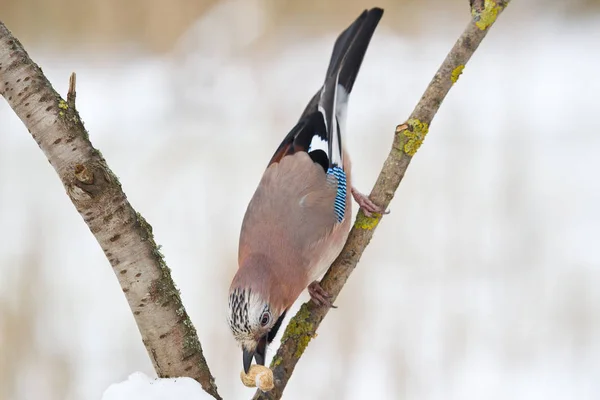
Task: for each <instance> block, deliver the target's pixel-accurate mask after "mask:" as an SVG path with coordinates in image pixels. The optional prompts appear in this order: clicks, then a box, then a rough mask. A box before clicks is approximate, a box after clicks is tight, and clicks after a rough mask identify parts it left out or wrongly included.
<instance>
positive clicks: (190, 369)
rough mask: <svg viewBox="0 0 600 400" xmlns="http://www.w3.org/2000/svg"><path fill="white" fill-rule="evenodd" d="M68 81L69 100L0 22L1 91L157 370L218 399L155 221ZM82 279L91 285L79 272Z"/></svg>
mask: <svg viewBox="0 0 600 400" xmlns="http://www.w3.org/2000/svg"><path fill="white" fill-rule="evenodd" d="M69 87H70V89H69V94H70V96H68V100H69V101H64V100H63V99H62V98H61V97H60V96H59V95H58V93H56V91H55V90H54V88H53V87H52V85H51V84H50V82H49V81H48V79H47V78H46V77H45V76H44V74H43V73H42V71H41V69H40V68H39V67H38V66H37V65H36V64H35V63H34V62H33V61H32V60H31V59H30V58H29V55H28V54H27V52H26V51H25V49H23V47H22V45H21V43H19V41H18V40H17V39H16V38H14V37H13V36H12V34H11V33H10V31H9V30H8V29H7V28H6V27H5V26H4V24H3V23H2V22H0V93H1V94H2V95H3V96H4V98H6V100H7V101H8V104H9V105H10V106H11V107H12V109H13V110H14V112H15V113H16V114H17V115H18V116H19V118H21V120H22V121H23V123H24V124H25V126H26V127H27V129H28V130H29V132H30V133H31V135H32V136H33V138H34V140H35V141H36V142H37V143H38V145H39V146H40V148H41V149H42V151H43V152H44V154H45V155H46V157H47V158H48V161H50V164H51V165H52V166H53V167H54V169H55V170H56V173H57V174H58V176H59V177H60V179H61V181H62V183H63V185H64V186H65V189H66V191H67V194H68V195H69V198H70V199H71V201H72V202H73V205H75V208H76V209H77V211H78V212H79V214H81V216H82V217H83V219H84V221H85V222H86V224H87V225H88V227H89V228H90V230H91V231H92V233H93V234H94V236H95V237H96V240H97V241H98V243H99V244H100V246H101V247H102V249H103V250H104V254H105V255H106V257H107V258H108V260H109V261H110V264H111V265H112V267H113V270H114V272H115V274H116V276H117V278H118V280H119V283H120V285H121V288H122V289H123V292H124V293H125V297H126V298H127V301H128V303H129V306H130V307H131V311H132V312H133V315H134V318H135V321H136V323H137V326H138V328H139V330H140V333H141V335H142V340H143V342H144V345H145V346H146V349H147V351H148V354H149V355H150V358H151V359H152V363H153V364H154V369H155V370H156V373H157V374H158V375H159V376H161V377H176V376H187V377H191V378H194V379H196V380H197V381H198V382H200V384H201V385H202V387H203V388H204V390H206V391H207V392H208V393H210V394H211V395H212V396H213V397H215V398H216V399H220V396H219V394H218V392H217V387H216V385H215V382H214V379H213V377H212V376H211V374H210V371H209V368H208V365H207V364H206V360H205V359H204V355H203V353H202V347H201V346H200V341H199V340H198V336H197V334H196V329H195V328H194V326H193V325H192V323H191V321H190V319H189V317H188V315H187V313H186V311H185V308H184V307H183V304H182V303H181V299H180V297H179V291H178V290H177V289H176V287H175V284H174V283H173V280H172V279H171V272H170V270H169V268H168V267H167V265H166V264H165V262H164V260H163V257H162V254H161V253H160V250H159V247H158V246H157V245H156V243H155V242H154V237H153V235H152V227H151V226H150V225H149V224H148V223H147V222H146V220H145V219H144V218H143V217H142V216H141V215H140V214H139V213H138V212H136V211H135V210H134V209H133V207H132V206H131V204H129V201H128V200H127V197H126V196H125V193H123V189H122V188H121V184H120V183H119V180H118V178H117V177H116V176H115V174H114V173H113V172H112V171H111V170H110V169H109V167H108V165H107V164H106V161H105V160H104V158H103V157H102V154H100V152H99V151H98V150H96V149H95V148H94V147H93V146H92V144H91V142H90V140H89V137H88V133H87V131H86V130H85V128H84V126H83V124H82V122H81V119H80V117H79V114H78V112H77V111H76V110H75V107H74V102H75V75H74V74H73V75H72V76H71V81H70V85H69ZM71 89H72V90H71ZM84 262H85V260H82V264H84ZM81 284H82V285H91V284H93V283H92V282H88V281H86V278H85V274H82V275H81Z"/></svg>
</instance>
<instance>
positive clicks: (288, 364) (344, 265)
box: [254, 0, 509, 399]
mask: <svg viewBox="0 0 600 400" xmlns="http://www.w3.org/2000/svg"><path fill="white" fill-rule="evenodd" d="M508 2H509V0H506V1H502V2H501V1H493V0H485V1H484V0H471V5H472V8H471V14H472V19H471V21H470V22H469V25H468V26H467V28H466V29H465V31H464V32H463V34H462V35H461V36H460V37H459V38H458V40H457V41H456V44H455V45H454V47H453V48H452V50H451V51H450V53H449V54H448V55H447V56H446V59H445V60H444V62H443V63H442V65H441V67H440V68H439V69H438V71H437V73H436V74H435V76H434V77H433V79H432V80H431V82H430V83H429V86H428V87H427V89H426V90H425V93H424V94H423V96H422V97H421V100H419V103H418V104H417V106H416V107H415V109H414V111H413V112H412V114H411V115H410V117H409V119H408V120H407V121H406V122H405V123H403V124H401V125H398V126H397V127H396V131H395V134H394V142H393V145H392V149H391V150H390V153H389V155H388V157H387V159H386V160H385V162H384V164H383V168H382V170H381V172H380V174H379V177H378V178H377V182H376V184H375V186H374V187H373V190H372V191H371V195H370V197H371V199H372V200H373V201H374V202H375V203H376V204H378V205H380V206H381V207H383V208H384V209H387V207H388V205H389V204H390V201H391V200H392V198H393V197H394V193H395V192H396V189H397V188H398V185H399V184H400V182H401V181H402V178H403V177H404V173H405V172H406V169H407V168H408V165H409V163H410V161H411V159H412V157H413V156H414V155H415V153H416V152H417V150H418V149H419V146H420V145H421V144H422V143H423V140H424V139H425V136H426V135H427V132H428V130H429V125H430V124H431V121H432V120H433V117H434V116H435V114H436V112H437V111H438V109H439V108H440V105H441V104H442V101H443V100H444V98H445V97H446V94H448V92H449V91H450V88H451V87H452V85H453V84H454V83H456V81H457V80H458V77H459V75H460V74H461V73H462V71H463V69H464V67H465V64H466V63H467V61H468V60H469V59H470V58H471V56H472V55H473V53H474V52H475V50H476V49H477V47H478V46H479V44H480V43H481V41H482V40H483V38H484V37H485V35H486V34H487V32H488V30H489V28H490V27H491V26H492V24H493V23H494V22H495V20H496V18H497V16H498V15H500V13H501V12H502V10H503V9H504V7H506V5H507V4H508ZM380 219H381V215H378V216H375V217H373V218H367V217H365V215H364V214H363V213H362V212H359V213H358V216H357V218H356V222H355V223H354V227H353V228H352V230H351V231H350V235H349V237H348V241H347V242H346V245H345V246H344V249H343V250H342V252H341V254H340V256H339V257H338V258H337V260H336V261H335V262H334V263H333V265H332V266H331V268H330V269H329V271H328V272H327V274H326V275H325V277H324V278H323V280H322V281H321V286H322V287H323V289H325V290H326V291H327V292H328V293H329V294H331V295H332V300H335V299H336V298H337V296H338V294H339V293H340V291H341V290H342V288H343V287H344V284H345V283H346V281H347V280H348V277H349V276H350V274H351V273H352V271H353V270H354V268H355V267H356V265H357V263H358V262H359V260H360V257H361V256H362V253H363V251H364V250H365V248H366V247H367V245H368V244H369V242H370V241H371V238H372V237H373V233H374V232H375V229H376V228H377V225H378V224H379V221H380ZM328 311H329V309H328V308H326V307H316V306H314V304H313V303H312V302H307V303H305V304H303V305H302V307H301V308H300V311H299V312H298V313H297V314H296V315H295V316H294V317H293V318H292V319H291V321H290V323H289V325H288V326H287V328H286V330H285V333H284V334H283V338H282V339H281V346H280V347H279V349H278V350H277V354H275V356H274V357H273V361H272V362H271V369H272V370H273V375H274V378H275V388H274V389H273V390H272V391H270V392H267V393H263V392H261V391H260V390H258V391H257V392H256V394H255V395H254V399H279V398H280V397H281V395H282V393H283V390H284V389H285V386H286V385H287V383H288V381H289V379H290V377H291V375H292V373H293V372H294V368H295V367H296V363H297V362H298V360H299V359H300V357H301V356H302V354H303V352H304V350H305V349H306V346H307V345H308V343H309V342H310V340H311V339H312V338H313V337H314V336H315V334H316V331H317V329H318V327H319V324H320V323H321V321H322V320H323V318H324V317H325V315H327V312H328Z"/></svg>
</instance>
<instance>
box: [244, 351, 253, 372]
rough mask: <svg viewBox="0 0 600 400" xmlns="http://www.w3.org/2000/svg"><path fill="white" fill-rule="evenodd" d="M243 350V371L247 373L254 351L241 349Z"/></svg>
mask: <svg viewBox="0 0 600 400" xmlns="http://www.w3.org/2000/svg"><path fill="white" fill-rule="evenodd" d="M243 351H244V372H245V373H246V374H247V373H248V371H249V370H250V364H252V357H254V351H248V350H246V349H243Z"/></svg>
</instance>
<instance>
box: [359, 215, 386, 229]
mask: <svg viewBox="0 0 600 400" xmlns="http://www.w3.org/2000/svg"><path fill="white" fill-rule="evenodd" d="M380 218H381V215H380V214H374V216H373V217H367V216H366V215H364V214H362V213H360V214H358V216H357V217H356V222H355V223H354V226H355V227H356V228H358V229H364V230H367V231H371V230H373V229H375V228H376V227H377V224H379V219H380Z"/></svg>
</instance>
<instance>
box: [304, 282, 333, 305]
mask: <svg viewBox="0 0 600 400" xmlns="http://www.w3.org/2000/svg"><path fill="white" fill-rule="evenodd" d="M308 294H309V295H310V298H311V299H312V301H313V302H314V303H315V304H316V305H317V306H318V307H321V306H327V307H330V308H337V307H336V306H334V305H333V303H332V302H331V295H330V294H329V293H327V292H326V291H325V289H323V288H322V287H321V284H320V283H319V282H317V281H314V282H313V283H311V284H310V285H308Z"/></svg>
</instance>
